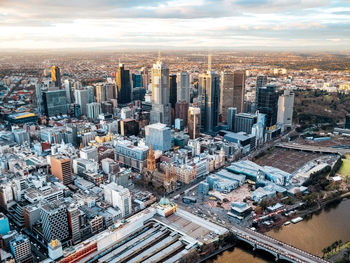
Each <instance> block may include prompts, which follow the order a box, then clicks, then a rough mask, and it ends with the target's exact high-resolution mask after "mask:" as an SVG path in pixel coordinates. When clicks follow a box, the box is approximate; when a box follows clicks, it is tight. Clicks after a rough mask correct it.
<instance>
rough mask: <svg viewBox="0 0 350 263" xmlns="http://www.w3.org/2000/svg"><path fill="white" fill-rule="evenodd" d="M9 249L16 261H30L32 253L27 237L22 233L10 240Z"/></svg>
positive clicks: (30, 262)
mask: <svg viewBox="0 0 350 263" xmlns="http://www.w3.org/2000/svg"><path fill="white" fill-rule="evenodd" d="M10 249H11V253H12V255H13V256H14V257H15V260H16V262H17V263H32V262H33V255H32V251H31V247H30V241H29V238H28V237H27V236H25V235H23V234H21V235H19V236H17V237H15V239H13V240H11V241H10Z"/></svg>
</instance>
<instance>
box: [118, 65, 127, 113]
mask: <svg viewBox="0 0 350 263" xmlns="http://www.w3.org/2000/svg"><path fill="white" fill-rule="evenodd" d="M115 80H116V84H117V86H116V88H117V92H116V94H117V100H118V104H119V105H122V106H123V105H126V104H128V103H130V102H131V83H130V74H129V70H126V69H124V64H119V67H118V69H117V73H116V78H115Z"/></svg>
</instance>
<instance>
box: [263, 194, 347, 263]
mask: <svg viewBox="0 0 350 263" xmlns="http://www.w3.org/2000/svg"><path fill="white" fill-rule="evenodd" d="M348 218H350V199H345V200H343V201H341V202H340V201H339V202H337V201H335V202H333V203H329V204H328V205H326V206H325V207H324V208H323V209H321V210H317V211H316V212H314V213H313V214H309V215H308V216H305V217H304V220H302V221H301V222H299V223H297V224H289V225H288V226H283V227H280V228H278V229H276V228H274V229H272V230H271V231H269V232H267V233H265V234H266V235H268V236H271V237H273V238H275V239H278V240H281V241H282V242H285V243H288V244H291V245H293V246H294V247H297V248H300V249H302V250H305V251H307V252H309V253H311V254H315V255H318V256H320V257H322V256H323V249H324V248H327V247H328V246H330V245H331V244H332V243H334V242H336V241H339V240H342V241H343V242H346V241H348V240H350V227H349V221H348ZM334 250H335V249H334Z"/></svg>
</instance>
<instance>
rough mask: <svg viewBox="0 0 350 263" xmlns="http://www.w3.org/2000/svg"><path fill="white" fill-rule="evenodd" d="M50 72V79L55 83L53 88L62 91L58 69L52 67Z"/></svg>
mask: <svg viewBox="0 0 350 263" xmlns="http://www.w3.org/2000/svg"><path fill="white" fill-rule="evenodd" d="M50 71H51V79H52V81H53V82H55V87H58V88H59V89H62V83H61V70H60V68H59V67H57V66H52V67H51V70H50Z"/></svg>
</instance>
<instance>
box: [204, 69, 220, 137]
mask: <svg viewBox="0 0 350 263" xmlns="http://www.w3.org/2000/svg"><path fill="white" fill-rule="evenodd" d="M199 88H200V89H201V90H202V96H201V122H202V128H203V130H204V131H205V132H213V131H214V129H215V127H216V126H217V125H218V118H219V102H220V76H219V75H218V74H216V73H214V71H209V70H208V72H207V73H206V74H201V75H200V76H199Z"/></svg>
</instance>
